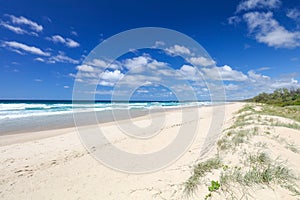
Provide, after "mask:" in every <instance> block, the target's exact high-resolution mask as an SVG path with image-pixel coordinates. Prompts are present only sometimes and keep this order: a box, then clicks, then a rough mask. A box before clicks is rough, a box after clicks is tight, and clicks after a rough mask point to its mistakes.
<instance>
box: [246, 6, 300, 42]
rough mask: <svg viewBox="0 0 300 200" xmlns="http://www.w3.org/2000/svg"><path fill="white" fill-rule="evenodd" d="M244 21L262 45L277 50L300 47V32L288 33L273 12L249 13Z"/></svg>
mask: <svg viewBox="0 0 300 200" xmlns="http://www.w3.org/2000/svg"><path fill="white" fill-rule="evenodd" d="M243 18H244V20H245V21H246V23H247V25H248V29H249V31H250V33H252V34H254V35H255V38H256V40H257V41H258V42H260V43H265V44H267V45H268V46H271V47H276V48H293V47H297V46H300V32H298V31H294V32H291V31H288V30H286V29H285V28H284V27H283V26H281V25H280V24H279V23H278V22H277V21H276V20H275V19H274V18H273V13H272V12H266V13H260V12H249V13H246V14H244V16H243Z"/></svg>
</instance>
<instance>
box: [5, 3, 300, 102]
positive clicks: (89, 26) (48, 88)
mask: <svg viewBox="0 0 300 200" xmlns="http://www.w3.org/2000/svg"><path fill="white" fill-rule="evenodd" d="M139 27H163V28H168V29H173V30H176V31H179V32H181V33H183V34H186V35H187V36H189V37H191V38H192V39H194V40H195V41H197V42H198V43H199V44H201V45H202V46H203V48H204V49H205V50H206V51H207V52H208V53H209V54H210V56H211V60H203V58H202V59H201V57H199V56H198V57H197V56H195V55H193V52H192V50H191V49H189V47H187V46H182V45H174V46H171V47H164V46H163V42H164V41H158V42H161V44H162V46H161V48H162V49H164V51H161V50H155V49H144V50H139V51H134V52H129V53H127V54H126V55H123V56H121V57H120V58H119V59H118V60H116V61H115V65H114V66H115V67H114V68H107V69H105V70H103V71H101V72H100V71H99V65H101V63H100V64H99V62H98V64H97V63H96V64H95V63H94V64H90V65H89V64H87V63H84V61H85V58H86V57H87V56H88V55H89V53H90V52H91V51H92V50H93V49H94V48H95V47H96V46H97V45H98V44H99V43H101V42H102V41H104V40H107V39H108V38H110V37H111V36H113V35H115V34H118V33H120V32H122V31H126V30H130V29H133V28H139ZM189 51H190V52H189ZM184 52H185V54H186V55H187V54H188V53H187V52H189V53H190V60H189V61H187V60H184V59H182V58H181V57H180V56H179V55H180V53H184ZM174 53H175V54H176V53H177V56H176V55H174ZM192 55H193V56H194V59H192V58H193V56H192ZM197 58H198V59H197ZM96 61H97V60H96ZM98 61H101V60H98ZM102 61H103V60H102ZM196 61H197V62H196ZM207 62H210V63H209V64H207ZM102 64H103V63H102ZM154 65H155V67H156V68H155V69H156V70H159V71H160V72H163V69H160V68H159V67H160V66H168V67H172V68H173V69H174V71H175V73H180V74H181V75H183V76H186V77H187V78H186V79H185V80H186V81H188V83H189V84H190V85H192V87H193V88H194V89H195V93H196V94H197V95H198V98H199V99H209V91H207V88H206V87H205V86H203V85H201V84H198V85H197V84H195V78H196V77H195V76H198V75H201V76H204V77H208V78H209V79H212V80H213V79H216V77H215V76H214V72H215V71H216V70H218V72H219V73H220V74H221V76H222V77H223V80H224V87H225V90H226V96H227V98H228V99H243V98H248V97H252V96H254V95H256V94H258V93H260V92H271V91H272V90H274V89H276V88H280V87H288V88H290V87H294V88H296V87H300V84H299V82H300V75H299V72H300V3H299V1H298V0H285V1H281V0H241V1H239V0H233V1H225V0H221V1H219V0H218V1H214V0H213V1H196V0H195V1H194V0H187V1H172V2H171V1H158V0H153V1H137V0H136V1H133V0H131V1H116V0H109V1H88V0H87V1H47V0H45V1H30V0H29V1H15V0H10V1H2V2H1V7H0V80H1V84H0V91H1V93H0V99H71V98H72V92H73V84H74V81H75V77H76V74H77V73H78V71H81V76H82V77H81V78H83V79H84V80H83V83H84V84H88V85H93V84H94V85H97V86H96V87H97V91H96V98H98V99H110V95H111V92H112V91H113V90H114V88H115V86H116V84H117V83H118V81H120V80H121V79H122V78H124V77H125V75H126V73H128V72H129V71H130V69H133V68H145V69H146V68H148V69H149V67H151V66H154ZM195 65H199V66H197V67H198V74H195V72H194V71H193V67H194V66H195ZM132 66H134V67H132ZM97 67H98V68H97ZM130 67H131V68H130ZM99 74H101V76H99ZM143 75H145V76H147V75H148V77H150V76H151V77H152V76H153V75H151V74H147V73H146V72H145V71H144V73H143ZM91 77H94V78H95V77H97V78H95V79H92V78H91ZM138 77H139V78H140V79H142V78H141V76H138V75H137V74H133V76H132V77H130V78H132V79H130V80H132V81H133V82H135V81H136V82H137V83H140V84H141V85H140V87H139V88H138V89H137V90H136V91H135V93H134V94H133V95H132V98H133V99H148V100H168V99H174V94H172V91H171V90H170V88H168V87H164V86H162V85H159V84H157V83H155V80H156V79H155V80H154V79H153V81H152V82H151V83H149V81H148V82H147V84H145V83H144V82H138V81H140V80H137V79H138ZM77 78H78V77H77ZM188 79H190V80H188Z"/></svg>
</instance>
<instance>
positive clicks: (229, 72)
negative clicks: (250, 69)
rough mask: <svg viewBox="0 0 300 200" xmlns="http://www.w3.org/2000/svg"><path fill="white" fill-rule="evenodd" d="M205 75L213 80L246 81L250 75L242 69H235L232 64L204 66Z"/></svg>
mask: <svg viewBox="0 0 300 200" xmlns="http://www.w3.org/2000/svg"><path fill="white" fill-rule="evenodd" d="M201 70H202V71H203V72H204V75H206V76H208V77H209V78H211V79H213V80H223V81H246V80H247V79H248V77H247V76H246V75H245V74H243V73H242V72H240V71H236V70H233V69H232V68H231V67H230V66H228V65H224V66H223V67H213V68H202V69H201Z"/></svg>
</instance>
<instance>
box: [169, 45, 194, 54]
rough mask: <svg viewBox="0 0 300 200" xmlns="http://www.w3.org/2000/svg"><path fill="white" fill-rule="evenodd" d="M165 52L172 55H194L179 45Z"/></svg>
mask: <svg viewBox="0 0 300 200" xmlns="http://www.w3.org/2000/svg"><path fill="white" fill-rule="evenodd" d="M165 51H166V52H167V53H168V54H170V55H193V53H192V52H191V51H190V50H189V49H188V48H187V47H185V46H180V45H177V44H176V45H174V46H172V47H169V48H166V49H165Z"/></svg>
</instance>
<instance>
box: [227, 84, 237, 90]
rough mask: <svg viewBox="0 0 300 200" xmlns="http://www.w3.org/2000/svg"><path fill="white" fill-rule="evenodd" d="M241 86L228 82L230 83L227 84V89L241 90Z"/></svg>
mask: <svg viewBox="0 0 300 200" xmlns="http://www.w3.org/2000/svg"><path fill="white" fill-rule="evenodd" d="M239 89H240V87H239V86H238V85H234V84H231V83H230V84H228V85H225V90H228V91H235V90H239Z"/></svg>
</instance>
